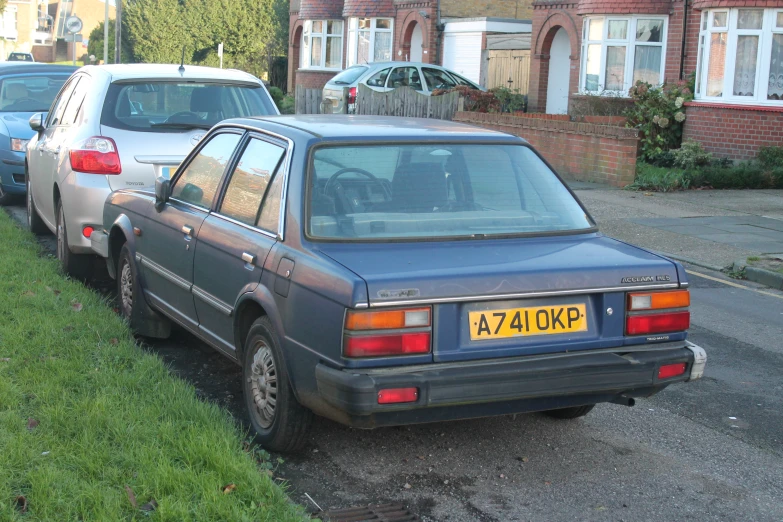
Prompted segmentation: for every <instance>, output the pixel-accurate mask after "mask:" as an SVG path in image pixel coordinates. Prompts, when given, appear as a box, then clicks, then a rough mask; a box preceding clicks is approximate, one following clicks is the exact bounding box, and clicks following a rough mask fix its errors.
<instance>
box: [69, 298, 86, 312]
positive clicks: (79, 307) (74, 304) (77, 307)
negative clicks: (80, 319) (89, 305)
mask: <svg viewBox="0 0 783 522" xmlns="http://www.w3.org/2000/svg"><path fill="white" fill-rule="evenodd" d="M71 308H73V310H74V311H75V312H81V311H82V308H83V306H82V304H81V303H80V302H79V301H71Z"/></svg>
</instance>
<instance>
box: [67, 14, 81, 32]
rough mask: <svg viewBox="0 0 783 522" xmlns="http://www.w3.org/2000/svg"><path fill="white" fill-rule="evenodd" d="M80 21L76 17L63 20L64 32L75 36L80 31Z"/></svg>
mask: <svg viewBox="0 0 783 522" xmlns="http://www.w3.org/2000/svg"><path fill="white" fill-rule="evenodd" d="M83 25H84V24H83V23H82V19H81V18H79V17H78V16H69V17H68V18H66V19H65V30H66V31H68V32H69V33H71V34H76V33H78V32H79V31H81V30H82V27H83Z"/></svg>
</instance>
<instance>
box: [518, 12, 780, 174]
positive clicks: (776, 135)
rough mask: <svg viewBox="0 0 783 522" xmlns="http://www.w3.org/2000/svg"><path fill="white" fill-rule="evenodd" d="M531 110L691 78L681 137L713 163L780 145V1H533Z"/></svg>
mask: <svg viewBox="0 0 783 522" xmlns="http://www.w3.org/2000/svg"><path fill="white" fill-rule="evenodd" d="M531 53H532V57H531V66H530V93H529V104H530V110H532V111H539V112H547V113H550V114H558V113H561V114H563V113H566V112H568V111H569V105H571V107H572V108H573V104H574V103H575V102H577V101H578V100H580V99H584V98H582V96H583V95H590V94H593V95H595V94H604V93H606V92H607V91H608V92H609V93H610V94H614V95H616V96H623V95H624V94H625V93H627V92H628V89H629V88H630V87H631V86H632V85H633V84H634V83H635V82H636V81H637V80H644V81H647V82H649V83H652V84H661V83H664V82H671V81H677V80H681V79H686V78H687V77H688V75H690V74H692V73H695V75H696V92H695V100H694V101H693V102H691V103H689V104H688V109H687V119H686V121H685V129H684V137H685V139H693V140H696V141H699V142H701V143H702V144H703V145H704V147H705V148H706V149H707V150H709V151H711V152H713V153H715V154H716V155H717V156H720V157H728V158H731V159H735V160H744V159H750V158H753V157H755V155H756V153H757V151H758V148H759V147H760V146H763V145H783V0H537V1H535V2H534V3H533V34H532V43H531Z"/></svg>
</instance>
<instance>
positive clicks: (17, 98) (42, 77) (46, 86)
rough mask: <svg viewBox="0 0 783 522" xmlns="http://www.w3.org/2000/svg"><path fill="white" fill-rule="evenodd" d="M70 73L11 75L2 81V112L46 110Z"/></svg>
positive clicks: (0, 102) (0, 101) (0, 105)
mask: <svg viewBox="0 0 783 522" xmlns="http://www.w3.org/2000/svg"><path fill="white" fill-rule="evenodd" d="M69 77H70V74H49V75H46V74H38V75H34V76H33V75H31V76H11V77H6V78H4V79H3V80H2V81H0V111H1V112H46V111H48V110H49V107H50V106H51V105H52V101H53V100H54V97H55V96H57V93H58V92H60V88H61V87H62V86H63V84H65V82H66V81H67V80H68V78H69Z"/></svg>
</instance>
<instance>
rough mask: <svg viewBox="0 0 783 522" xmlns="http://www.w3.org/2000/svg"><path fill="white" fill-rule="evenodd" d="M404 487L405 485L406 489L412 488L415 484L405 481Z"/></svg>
mask: <svg viewBox="0 0 783 522" xmlns="http://www.w3.org/2000/svg"><path fill="white" fill-rule="evenodd" d="M403 487H404V488H405V489H411V488H412V487H413V486H411V485H410V484H408V483H407V482H406V483H405V485H404V486H403Z"/></svg>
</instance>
